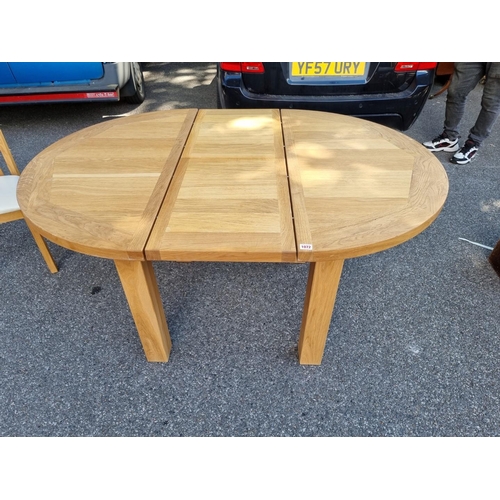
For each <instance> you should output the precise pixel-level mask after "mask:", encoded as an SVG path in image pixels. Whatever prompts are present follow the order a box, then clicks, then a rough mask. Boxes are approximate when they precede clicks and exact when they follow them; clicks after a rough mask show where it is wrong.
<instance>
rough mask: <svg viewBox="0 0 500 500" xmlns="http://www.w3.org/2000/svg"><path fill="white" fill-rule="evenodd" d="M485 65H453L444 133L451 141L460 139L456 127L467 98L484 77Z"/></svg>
mask: <svg viewBox="0 0 500 500" xmlns="http://www.w3.org/2000/svg"><path fill="white" fill-rule="evenodd" d="M485 72H486V63H455V71H454V73H453V76H452V78H451V84H450V87H449V89H448V97H447V99H446V111H445V120H444V132H445V134H446V135H447V136H448V137H449V138H450V139H452V140H455V139H458V138H459V137H460V134H459V131H458V126H459V124H460V122H461V120H462V117H463V114H464V110H465V101H466V99H467V96H468V95H469V93H470V92H471V90H473V89H474V88H475V87H476V85H477V84H478V83H479V81H480V80H481V78H482V77H483V76H484V75H485Z"/></svg>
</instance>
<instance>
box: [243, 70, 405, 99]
mask: <svg viewBox="0 0 500 500" xmlns="http://www.w3.org/2000/svg"><path fill="white" fill-rule="evenodd" d="M396 64H397V63H387V62H385V63H382V62H380V63H379V62H366V63H354V62H352V63H347V62H343V63H326V62H321V63H301V62H294V63H289V62H274V63H263V66H264V72H263V73H242V82H243V85H244V87H245V88H246V89H247V90H248V91H249V92H252V93H255V94H268V95H273V94H276V95H290V96H292V95H295V96H342V95H350V94H388V93H395V92H396V93H397V92H403V91H405V90H406V89H407V88H408V87H409V86H410V85H411V83H412V81H413V80H414V79H415V72H395V71H394V68H395V67H396ZM353 85H354V86H355V87H356V88H355V91H353Z"/></svg>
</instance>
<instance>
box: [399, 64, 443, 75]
mask: <svg viewBox="0 0 500 500" xmlns="http://www.w3.org/2000/svg"><path fill="white" fill-rule="evenodd" d="M436 66H437V62H398V63H396V67H395V68H394V71H396V72H397V73H403V72H405V71H419V70H422V69H434V68H435V67H436Z"/></svg>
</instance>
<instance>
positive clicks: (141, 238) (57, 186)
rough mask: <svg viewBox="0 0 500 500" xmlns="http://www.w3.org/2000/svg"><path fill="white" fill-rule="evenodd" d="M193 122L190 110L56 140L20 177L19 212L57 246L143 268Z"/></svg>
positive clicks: (157, 114) (118, 121)
mask: <svg viewBox="0 0 500 500" xmlns="http://www.w3.org/2000/svg"><path fill="white" fill-rule="evenodd" d="M195 116H196V110H189V109H188V110H173V111H169V112H155V113H148V114H144V115H134V116H129V117H126V118H119V119H116V120H111V121H109V122H106V123H102V124H99V125H95V126H92V127H89V128H87V129H84V130H82V131H80V132H77V133H75V134H72V135H70V136H68V137H66V138H64V139H61V140H60V141H58V142H56V143H55V144H53V145H52V146H50V147H48V148H47V149H46V150H44V151H42V152H41V153H40V154H39V155H38V156H36V157H35V158H34V159H33V160H32V161H31V162H30V163H29V165H28V166H27V167H26V168H25V170H24V171H23V175H22V176H21V179H20V181H19V186H18V191H17V196H18V200H19V204H20V206H21V210H22V211H23V212H24V213H25V216H26V217H27V218H28V219H29V220H30V222H31V223H32V225H33V226H34V227H36V228H37V229H38V231H39V232H40V233H41V234H43V235H44V236H46V237H47V238H48V239H50V240H52V241H54V242H55V243H58V244H59V245H61V246H64V247H67V248H70V249H72V250H76V251H78V252H82V253H86V254H89V255H94V256H98V257H107V258H111V259H138V260H143V259H144V247H145V244H146V240H147V238H148V237H149V233H150V231H151V227H152V225H153V223H154V220H155V218H156V215H157V213H158V210H159V208H160V205H161V203H162V201H163V197H164V196H165V193H166V190H167V188H168V185H169V183H170V180H171V177H172V175H173V172H174V171H175V168H176V166H177V162H178V159H179V157H180V155H181V153H182V149H183V147H184V144H185V141H186V139H187V136H188V134H189V131H190V129H191V125H192V123H193V120H194V118H195Z"/></svg>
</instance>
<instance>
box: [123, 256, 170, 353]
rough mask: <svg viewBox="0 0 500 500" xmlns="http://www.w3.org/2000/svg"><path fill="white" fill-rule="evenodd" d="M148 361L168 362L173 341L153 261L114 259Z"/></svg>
mask: <svg viewBox="0 0 500 500" xmlns="http://www.w3.org/2000/svg"><path fill="white" fill-rule="evenodd" d="M115 265H116V269H117V271H118V275H119V276H120V280H121V282H122V286H123V290H124V292H125V296H126V297H127V301H128V304H129V307H130V311H131V312H132V316H133V317H134V321H135V325H136V327H137V331H138V332H139V338H140V339H141V342H142V347H143V349H144V352H145V354H146V358H147V360H148V361H168V357H169V354H170V349H171V347H172V342H171V340H170V334H169V332H168V326H167V320H166V318H165V313H164V311H163V304H162V301H161V297H160V291H159V290H158V284H157V282H156V277H155V274H154V270H153V264H152V262H148V261H139V260H115Z"/></svg>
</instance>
